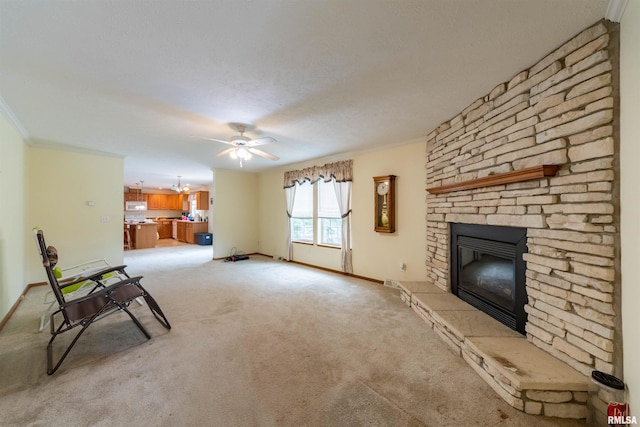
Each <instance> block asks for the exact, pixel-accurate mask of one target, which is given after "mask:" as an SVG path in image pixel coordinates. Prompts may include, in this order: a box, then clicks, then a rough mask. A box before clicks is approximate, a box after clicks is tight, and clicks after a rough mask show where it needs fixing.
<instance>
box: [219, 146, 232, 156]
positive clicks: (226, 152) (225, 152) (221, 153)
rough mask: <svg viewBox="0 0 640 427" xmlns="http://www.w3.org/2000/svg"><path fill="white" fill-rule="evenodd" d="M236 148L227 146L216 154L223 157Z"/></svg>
mask: <svg viewBox="0 0 640 427" xmlns="http://www.w3.org/2000/svg"><path fill="white" fill-rule="evenodd" d="M235 149H236V148H235V147H231V148H227V149H226V150H224V151H221V152H220V153H218V154H216V157H222V156H224V155H225V154H229V153H230V152H232V151H233V150H235Z"/></svg>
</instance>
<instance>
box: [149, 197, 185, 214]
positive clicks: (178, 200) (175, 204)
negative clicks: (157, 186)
mask: <svg viewBox="0 0 640 427" xmlns="http://www.w3.org/2000/svg"><path fill="white" fill-rule="evenodd" d="M147 209H149V210H178V211H179V210H181V209H182V197H181V196H180V194H147Z"/></svg>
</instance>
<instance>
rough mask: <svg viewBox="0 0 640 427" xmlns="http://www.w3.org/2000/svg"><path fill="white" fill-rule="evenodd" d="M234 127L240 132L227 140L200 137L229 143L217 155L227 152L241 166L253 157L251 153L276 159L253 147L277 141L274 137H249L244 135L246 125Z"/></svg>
mask: <svg viewBox="0 0 640 427" xmlns="http://www.w3.org/2000/svg"><path fill="white" fill-rule="evenodd" d="M236 129H237V130H238V132H240V135H234V136H232V137H231V139H230V140H229V141H225V140H222V139H217V138H207V137H201V138H202V139H207V140H209V141H216V142H222V143H223V144H228V145H231V146H232V147H231V148H227V149H226V150H224V151H222V152H220V153H218V154H217V157H221V156H224V155H226V154H229V157H231V158H232V159H233V160H240V167H242V166H243V163H242V162H243V161H245V160H249V159H251V158H252V157H253V155H256V156H260V157H264V158H265V159H269V160H278V159H279V157H277V156H274V155H273V154H269V153H267V152H265V151H262V150H258V149H257V148H255V147H256V146H258V145H264V144H271V143H273V142H277V141H276V140H275V139H273V138H271V137H270V136H266V137H263V138H256V139H251V138H248V137H246V136H244V132H245V130H246V127H245V126H244V125H236Z"/></svg>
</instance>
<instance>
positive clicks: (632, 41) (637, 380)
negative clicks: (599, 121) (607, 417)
mask: <svg viewBox="0 0 640 427" xmlns="http://www.w3.org/2000/svg"><path fill="white" fill-rule="evenodd" d="M638 40H640V2H638V1H630V2H629V3H628V4H627V9H626V11H625V13H624V16H623V18H622V22H621V25H620V70H621V71H620V83H621V84H620V87H621V90H620V103H621V106H620V110H621V114H620V175H621V176H620V179H621V186H620V199H621V201H622V202H621V225H620V233H621V245H622V249H621V252H622V257H621V264H622V265H621V268H622V336H623V355H624V380H625V382H626V383H627V386H628V387H629V394H630V401H629V402H630V406H631V411H632V414H633V415H635V416H636V417H640V364H639V363H638V361H639V360H640V335H639V334H638V325H640V310H639V309H638V304H639V303H640V270H639V269H638V262H639V261H640V225H639V224H638V221H639V220H640V192H639V191H638V183H639V182H640V168H639V167H638V160H640V127H639V126H638V117H640V83H639V81H638V76H640V51H639V50H638Z"/></svg>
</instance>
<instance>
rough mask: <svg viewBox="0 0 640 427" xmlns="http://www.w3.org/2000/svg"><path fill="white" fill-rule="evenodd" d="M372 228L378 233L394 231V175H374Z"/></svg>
mask: <svg viewBox="0 0 640 427" xmlns="http://www.w3.org/2000/svg"><path fill="white" fill-rule="evenodd" d="M373 184H374V193H373V194H374V198H375V199H374V200H375V202H374V220H375V226H374V230H375V231H377V232H378V233H393V232H395V231H396V176H395V175H386V176H374V177H373Z"/></svg>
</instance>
